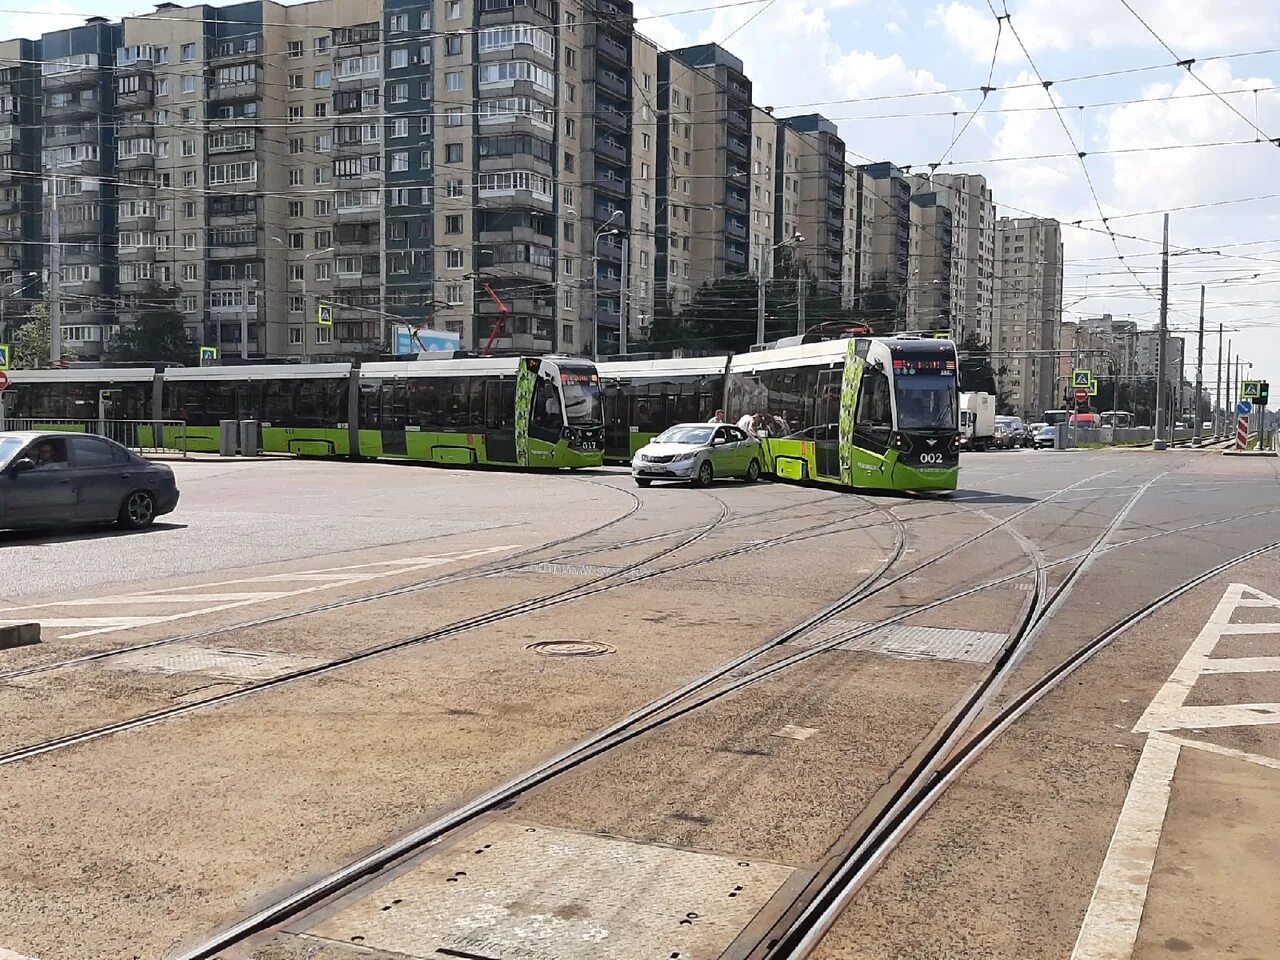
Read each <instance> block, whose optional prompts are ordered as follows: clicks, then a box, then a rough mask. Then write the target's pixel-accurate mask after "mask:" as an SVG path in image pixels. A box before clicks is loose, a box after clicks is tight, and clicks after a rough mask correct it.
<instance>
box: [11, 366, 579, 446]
mask: <svg viewBox="0 0 1280 960" xmlns="http://www.w3.org/2000/svg"><path fill="white" fill-rule="evenodd" d="M10 380H11V383H10V387H9V389H8V390H6V391H5V392H4V393H3V394H0V406H2V407H3V420H4V423H5V425H6V426H7V427H9V428H13V427H21V428H23V429H45V428H48V429H59V428H60V429H67V430H85V429H90V423H91V422H92V421H114V422H117V423H118V422H120V421H125V422H133V423H134V424H135V425H136V427H135V429H136V433H135V434H134V436H135V437H136V442H137V443H138V444H139V445H142V446H153V445H154V446H158V445H163V446H167V447H174V448H185V449H187V450H191V451H208V452H217V450H218V447H219V444H218V436H219V423H220V422H221V421H223V420H256V421H258V423H259V425H260V439H259V449H261V450H263V451H264V452H268V453H292V454H299V455H307V456H321V457H333V456H337V457H342V456H355V457H386V458H396V459H405V460H418V461H425V462H429V463H440V464H459V465H495V466H519V467H531V468H538V469H557V468H563V467H569V468H577V467H593V466H599V465H600V464H601V463H602V462H603V450H604V425H603V421H602V414H601V391H600V382H599V375H598V374H597V372H596V368H595V365H594V364H593V363H591V362H590V361H588V360H581V359H577V358H573V357H559V356H548V357H494V358H477V359H437V360H422V361H407V362H389V363H366V364H363V365H352V364H347V363H324V364H303V365H297V364H287V365H258V366H255V365H245V366H225V367H171V368H168V369H165V370H153V369H151V368H146V367H131V368H114V369H113V368H104V369H69V370H17V371H13V372H12V373H11V374H10ZM156 421H167V423H166V424H165V425H164V426H162V427H159V429H161V430H163V431H164V433H165V436H164V437H162V438H156V437H154V435H153V432H154V430H155V429H157V427H156V426H155V423H156ZM157 441H158V442H157Z"/></svg>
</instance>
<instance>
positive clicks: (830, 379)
mask: <svg viewBox="0 0 1280 960" xmlns="http://www.w3.org/2000/svg"><path fill="white" fill-rule="evenodd" d="M843 380H844V369H843V368H842V367H840V368H836V369H834V370H819V371H818V398H817V403H816V405H815V409H814V427H813V439H814V452H815V454H816V457H815V459H816V460H817V465H818V476H820V477H835V478H837V479H838V478H839V476H840V385H841V382H842V381H843Z"/></svg>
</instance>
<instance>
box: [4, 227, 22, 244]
mask: <svg viewBox="0 0 1280 960" xmlns="http://www.w3.org/2000/svg"><path fill="white" fill-rule="evenodd" d="M21 240H22V231H21V230H9V229H7V228H5V227H0V243H13V242H15V241H17V242H21Z"/></svg>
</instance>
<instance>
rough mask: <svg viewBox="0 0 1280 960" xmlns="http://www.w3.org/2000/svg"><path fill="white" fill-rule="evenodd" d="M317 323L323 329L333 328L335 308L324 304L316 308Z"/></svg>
mask: <svg viewBox="0 0 1280 960" xmlns="http://www.w3.org/2000/svg"><path fill="white" fill-rule="evenodd" d="M316 323H318V324H320V326H322V327H332V326H333V306H332V305H331V304H328V303H322V304H320V306H318V307H316Z"/></svg>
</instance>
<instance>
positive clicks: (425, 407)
mask: <svg viewBox="0 0 1280 960" xmlns="http://www.w3.org/2000/svg"><path fill="white" fill-rule="evenodd" d="M405 391H406V394H407V396H406V398H405V402H406V404H407V406H408V411H407V412H408V416H409V422H410V423H413V424H416V425H417V426H419V427H421V428H422V429H423V430H439V429H441V428H442V427H443V426H444V407H443V405H442V404H441V403H440V384H439V383H438V382H437V381H436V379H435V378H431V379H422V380H410V381H409V382H408V383H407V384H406V385H405Z"/></svg>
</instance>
